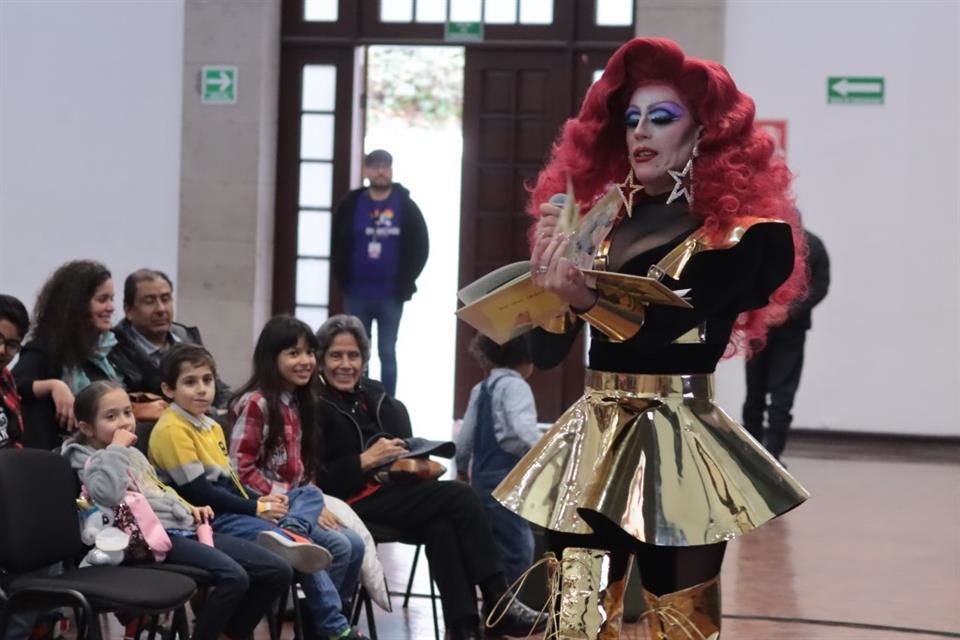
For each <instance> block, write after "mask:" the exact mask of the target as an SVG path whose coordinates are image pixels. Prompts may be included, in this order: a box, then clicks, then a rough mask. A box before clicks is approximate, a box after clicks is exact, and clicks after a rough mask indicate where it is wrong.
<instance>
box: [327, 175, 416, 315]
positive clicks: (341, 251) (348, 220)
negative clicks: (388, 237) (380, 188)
mask: <svg viewBox="0 0 960 640" xmlns="http://www.w3.org/2000/svg"><path fill="white" fill-rule="evenodd" d="M393 188H394V189H396V190H397V191H398V192H399V193H400V200H401V205H400V206H401V207H402V213H401V214H400V220H401V231H400V260H399V263H400V264H399V268H398V271H397V293H398V294H399V296H400V299H401V300H404V301H406V300H409V299H410V298H411V297H412V296H413V294H414V293H415V292H416V291H417V285H416V280H417V278H418V277H419V276H420V272H421V271H423V267H424V265H426V264H427V256H428V255H429V254H430V238H429V236H428V234H427V224H426V222H424V220H423V214H422V213H420V208H419V207H418V206H417V203H415V202H414V201H413V200H412V199H411V198H410V191H409V190H407V189H406V187H404V186H403V185H401V184H400V183H399V182H394V183H393ZM366 190H367V189H366V187H364V188H362V189H354V190H353V191H351V192H350V193H348V194H347V196H346V197H345V198H344V199H343V200H342V201H341V202H340V204H338V205H337V208H336V209H334V211H333V229H332V232H331V233H332V238H331V241H330V264H331V268H332V270H333V278H334V280H335V281H336V282H337V286H338V287H340V290H341V291H342V292H343V293H345V294H349V293H350V282H351V278H352V274H351V273H350V268H351V265H350V258H351V256H352V255H353V214H354V211H355V210H356V208H357V198H359V197H360V194H361V193H363V192H364V191H366Z"/></svg>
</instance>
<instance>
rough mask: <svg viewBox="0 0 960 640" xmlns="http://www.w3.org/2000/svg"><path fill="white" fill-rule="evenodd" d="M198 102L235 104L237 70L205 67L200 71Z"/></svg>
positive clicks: (213, 66) (226, 67) (218, 66)
mask: <svg viewBox="0 0 960 640" xmlns="http://www.w3.org/2000/svg"><path fill="white" fill-rule="evenodd" d="M200 102H202V103H203V104H237V68H236V67H228V66H224V65H206V66H204V67H203V68H202V69H201V70H200Z"/></svg>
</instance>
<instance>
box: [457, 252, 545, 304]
mask: <svg viewBox="0 0 960 640" xmlns="http://www.w3.org/2000/svg"><path fill="white" fill-rule="evenodd" d="M527 273H530V261H529V260H523V261H521V262H514V263H511V264H505V265H503V266H502V267H500V268H499V269H494V270H493V271H491V272H490V273H488V274H486V275H484V276H480V277H479V278H477V279H476V280H474V281H473V282H471V283H470V284H468V285H467V286H465V287H464V288H463V289H460V291H458V292H457V297H458V298H460V302H462V303H463V304H470V303H471V302H473V301H475V300H479V299H480V298H482V297H483V296H485V295H487V294H488V293H490V292H491V291H493V290H494V289H496V288H498V287H502V286H504V285H506V284H507V283H509V282H510V281H512V280H517V279H519V278H522V277H523V276H524V275H525V274H527Z"/></svg>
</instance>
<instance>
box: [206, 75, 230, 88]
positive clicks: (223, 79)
mask: <svg viewBox="0 0 960 640" xmlns="http://www.w3.org/2000/svg"><path fill="white" fill-rule="evenodd" d="M209 82H210V84H211V85H214V86H216V87H217V88H218V89H219V90H220V91H226V90H227V89H229V88H230V85H231V84H233V79H232V78H231V77H230V75H229V74H228V73H227V72H226V71H221V72H220V75H219V77H217V78H216V79H213V80H210V81H209Z"/></svg>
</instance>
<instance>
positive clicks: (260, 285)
mask: <svg viewBox="0 0 960 640" xmlns="http://www.w3.org/2000/svg"><path fill="white" fill-rule="evenodd" d="M211 64H215V65H233V66H236V67H237V69H238V72H237V104H235V105H204V104H201V97H200V70H201V67H202V66H203V65H211ZM183 65H184V71H183V131H182V136H183V140H182V143H183V144H182V161H181V182H180V184H181V192H180V246H179V263H178V274H179V275H178V282H176V283H174V284H175V289H176V302H177V308H176V317H177V319H178V320H179V321H181V322H184V323H188V324H195V325H197V326H198V327H199V328H200V330H201V332H202V334H203V338H204V342H205V343H206V345H207V347H208V348H209V349H210V350H211V351H212V352H213V354H214V357H215V358H216V359H217V364H218V367H219V370H220V374H221V375H222V376H223V377H224V379H225V380H226V381H227V382H229V383H231V384H233V385H236V384H239V383H240V382H242V381H243V380H244V379H245V378H246V377H247V376H248V375H249V372H250V356H251V353H252V351H253V344H254V342H255V340H256V338H257V335H258V333H259V331H260V328H261V327H262V326H263V323H264V322H265V321H266V320H267V318H269V316H270V310H271V296H272V286H271V278H272V273H273V211H274V189H275V179H276V169H275V165H276V147H277V144H276V139H277V94H278V80H279V69H280V0H186V4H185V11H184V56H183Z"/></svg>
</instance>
